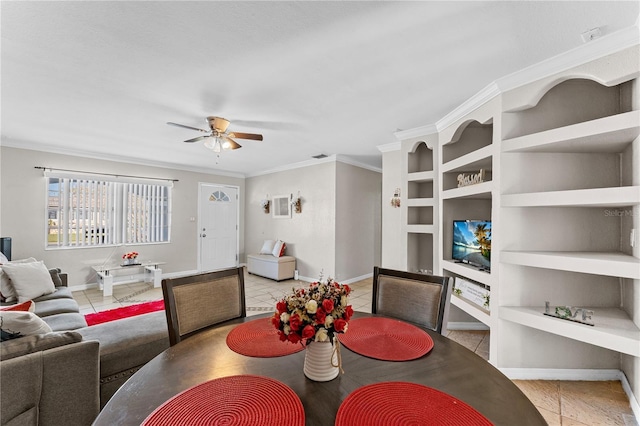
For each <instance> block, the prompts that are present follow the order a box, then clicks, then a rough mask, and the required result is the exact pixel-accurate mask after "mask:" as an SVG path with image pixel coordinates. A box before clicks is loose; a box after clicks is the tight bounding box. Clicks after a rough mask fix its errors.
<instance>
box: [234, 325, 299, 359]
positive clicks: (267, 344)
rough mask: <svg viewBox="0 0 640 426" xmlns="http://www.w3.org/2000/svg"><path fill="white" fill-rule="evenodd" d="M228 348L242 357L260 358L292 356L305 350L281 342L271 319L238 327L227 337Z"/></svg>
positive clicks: (296, 345)
mask: <svg viewBox="0 0 640 426" xmlns="http://www.w3.org/2000/svg"><path fill="white" fill-rule="evenodd" d="M227 346H228V347H229V349H231V350H232V351H234V352H237V353H239V354H241V355H246V356H253V357H260V358H270V357H276V356H284V355H290V354H293V353H296V352H300V351H301V350H303V349H304V347H303V346H302V345H301V344H293V343H290V342H281V341H280V338H279V337H278V330H276V329H275V327H274V326H273V325H272V324H271V318H266V319H264V318H261V319H257V320H253V321H249V322H245V323H243V324H240V325H238V326H237V327H235V328H234V329H233V330H231V331H230V332H229V334H228V335H227Z"/></svg>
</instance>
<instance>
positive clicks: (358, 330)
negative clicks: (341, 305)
mask: <svg viewBox="0 0 640 426" xmlns="http://www.w3.org/2000/svg"><path fill="white" fill-rule="evenodd" d="M339 340H340V343H342V344H343V345H344V346H346V347H347V348H349V349H350V350H352V351H353V352H356V353H358V354H360V355H364V356H367V357H369V358H375V359H381V360H384V361H409V360H412V359H416V358H420V357H421V356H423V355H425V354H426V353H428V352H429V351H430V350H431V349H433V339H431V336H429V334H427V332H426V331H424V330H421V329H420V328H418V327H416V326H415V325H412V324H408V323H406V322H404V321H399V320H396V319H391V318H382V317H372V318H357V319H354V320H351V321H349V328H348V329H347V332H346V333H344V334H341V335H340V338H339Z"/></svg>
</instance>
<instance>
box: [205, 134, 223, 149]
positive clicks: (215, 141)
mask: <svg viewBox="0 0 640 426" xmlns="http://www.w3.org/2000/svg"><path fill="white" fill-rule="evenodd" d="M204 146H205V147H206V148H209V149H210V150H211V151H213V152H220V151H222V145H220V138H218V137H215V136H212V137H209V138H207V140H206V141H205V142H204Z"/></svg>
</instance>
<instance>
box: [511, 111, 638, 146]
mask: <svg viewBox="0 0 640 426" xmlns="http://www.w3.org/2000/svg"><path fill="white" fill-rule="evenodd" d="M639 134H640V111H631V112H626V113H622V114H616V115H612V116H609V117H604V118H599V119H597V120H591V121H586V122H583V123H578V124H573V125H571V126H565V127H559V128H556V129H552V130H547V131H544V132H540V133H532V134H530V135H525V136H520V137H517V138H513V139H506V140H504V141H503V143H502V151H503V152H567V153H580V152H613V153H615V152H622V151H623V150H624V148H625V147H626V146H627V145H629V144H630V143H631V141H633V140H634V139H635V138H637V137H638V135H639Z"/></svg>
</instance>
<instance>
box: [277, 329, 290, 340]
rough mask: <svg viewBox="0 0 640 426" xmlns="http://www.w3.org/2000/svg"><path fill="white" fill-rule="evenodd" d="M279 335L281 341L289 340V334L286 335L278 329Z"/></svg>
mask: <svg viewBox="0 0 640 426" xmlns="http://www.w3.org/2000/svg"><path fill="white" fill-rule="evenodd" d="M278 337H279V338H280V341H281V342H286V341H287V340H288V339H287V335H286V334H284V333H283V332H282V331H281V330H280V331H278Z"/></svg>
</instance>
